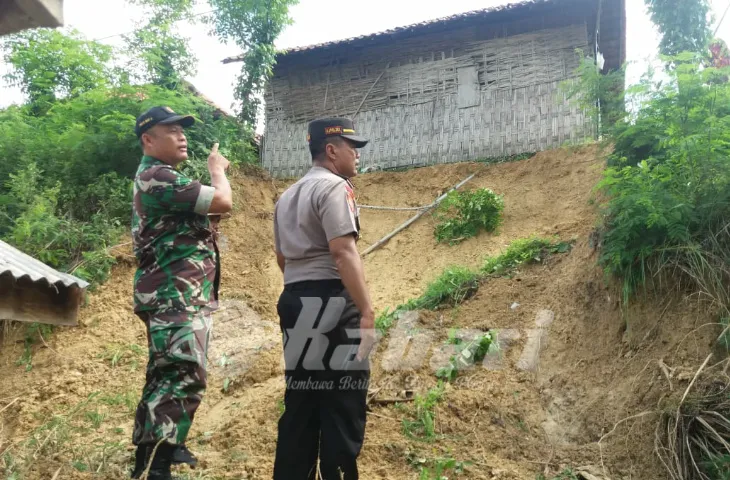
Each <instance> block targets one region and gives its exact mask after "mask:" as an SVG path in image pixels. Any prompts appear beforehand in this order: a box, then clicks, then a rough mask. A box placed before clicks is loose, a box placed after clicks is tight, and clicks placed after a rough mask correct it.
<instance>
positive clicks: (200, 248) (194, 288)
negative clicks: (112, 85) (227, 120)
mask: <svg viewBox="0 0 730 480" xmlns="http://www.w3.org/2000/svg"><path fill="white" fill-rule="evenodd" d="M193 123H194V119H193V117H190V116H181V115H177V114H175V112H173V111H172V110H171V109H170V108H168V107H155V108H152V109H150V110H148V111H147V112H145V113H143V114H142V115H141V116H140V117H139V118H138V119H137V124H136V129H135V131H136V134H137V136H138V138H139V139H140V144H141V145H142V149H143V151H144V156H143V157H142V161H141V163H140V165H139V168H138V170H137V174H136V176H135V179H134V197H133V217H132V237H133V240H134V252H135V255H136V257H137V260H138V262H139V266H138V269H137V272H136V274H135V277H134V311H135V313H136V314H137V315H138V316H139V317H140V318H141V319H142V321H143V322H144V323H145V326H146V327H147V339H148V346H149V363H148V366H147V376H146V382H145V386H144V390H143V392H142V398H141V400H140V402H139V405H138V406H137V413H136V417H135V422H134V434H133V438H132V441H133V443H134V444H135V445H136V446H137V452H136V458H135V469H134V471H133V472H132V478H139V477H140V476H141V474H142V473H143V472H144V470H145V469H146V468H147V464H148V463H150V462H151V465H150V473H149V477H148V478H149V480H170V479H171V478H172V476H171V473H170V467H171V465H172V464H173V463H189V464H191V466H195V463H196V459H195V457H194V456H193V455H192V454H191V453H190V452H189V451H188V450H187V448H186V447H185V439H186V437H187V435H188V432H189V430H190V426H191V424H192V422H193V417H194V415H195V411H196V410H197V408H198V406H199V405H200V402H201V399H202V396H203V393H204V391H205V388H206V381H207V375H206V355H207V349H208V339H209V333H210V327H211V312H212V311H213V310H215V309H216V308H217V304H218V283H219V268H218V265H219V256H218V249H217V246H216V242H215V231H214V230H215V227H214V225H212V223H211V221H210V220H209V215H220V214H221V213H225V212H228V211H230V210H231V207H232V199H231V187H230V185H229V183H228V180H227V179H226V175H225V170H226V169H227V168H228V165H229V163H228V160H226V159H225V158H224V157H223V156H222V155H220V154H219V153H218V144H216V145H215V146H214V147H213V151H212V153H211V154H210V157H209V158H208V170H209V171H210V176H211V184H212V186H206V185H202V184H201V183H200V182H198V181H193V180H191V179H189V178H187V177H186V176H184V175H182V174H181V173H180V172H178V171H177V170H176V168H175V167H177V166H178V165H180V164H181V163H182V162H184V161H185V160H186V159H187V140H186V138H185V135H184V134H183V128H184V127H189V126H191V125H192V124H193ZM160 441H161V443H160ZM158 443H159V446H158V448H157V451H156V453H155V455H154V457H152V458H151V459H150V456H151V453H152V451H153V449H154V447H155V445H157V444H158Z"/></svg>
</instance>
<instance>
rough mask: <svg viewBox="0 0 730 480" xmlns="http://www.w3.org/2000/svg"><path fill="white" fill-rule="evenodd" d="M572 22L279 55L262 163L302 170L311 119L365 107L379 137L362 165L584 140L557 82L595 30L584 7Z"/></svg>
mask: <svg viewBox="0 0 730 480" xmlns="http://www.w3.org/2000/svg"><path fill="white" fill-rule="evenodd" d="M568 20H570V21H571V23H569V24H567V25H565V24H564V25H562V26H555V27H550V26H546V25H545V23H546V22H545V21H544V19H542V18H539V19H528V20H525V21H522V22H515V23H514V24H511V25H502V26H501V27H500V28H499V29H495V28H480V26H479V25H473V26H470V27H467V28H461V29H458V30H454V31H450V32H443V31H442V32H435V33H431V34H425V35H419V36H413V37H410V38H405V39H403V40H402V41H398V42H394V43H389V44H385V45H380V46H373V47H360V48H355V49H353V50H352V51H350V52H349V53H347V51H346V50H345V53H342V52H341V51H340V52H339V55H336V54H334V53H331V54H329V55H321V54H319V55H311V54H310V55H308V56H306V57H305V58H303V59H300V60H298V61H296V60H295V61H288V62H280V63H279V65H277V67H276V70H275V74H274V77H273V78H272V80H271V81H270V82H269V86H268V88H267V91H266V96H265V101H266V131H265V134H264V139H263V148H262V164H263V167H264V168H266V169H267V170H268V171H269V172H271V173H272V175H274V176H277V177H298V176H301V175H303V174H304V173H305V172H306V171H307V169H308V168H309V167H310V166H311V157H310V155H309V151H308V148H307V143H306V133H307V123H308V122H309V121H311V120H312V119H314V118H317V117H321V116H330V115H345V116H350V117H352V116H353V115H354V114H355V113H356V112H357V115H356V116H355V128H356V130H357V132H358V134H360V135H363V136H365V137H367V138H369V139H370V140H371V142H370V144H369V145H368V146H366V147H365V148H363V149H362V150H361V158H360V166H361V167H373V166H376V167H380V168H392V167H405V166H414V165H426V164H437V163H448V162H457V161H468V160H477V159H480V158H488V157H499V156H503V155H511V154H518V153H524V152H535V151H540V150H545V149H549V148H553V147H558V146H560V145H562V144H564V143H565V142H566V141H570V142H578V141H581V140H583V139H585V138H587V137H589V136H590V135H591V132H592V129H591V127H590V125H589V121H588V119H587V118H586V116H585V115H584V112H583V111H581V110H580V109H578V108H576V107H575V106H572V105H570V104H569V103H568V102H567V101H566V99H565V97H564V95H563V94H561V91H560V90H559V84H560V83H561V82H562V81H564V80H568V79H570V78H571V77H572V76H573V71H574V69H575V68H576V67H577V66H578V64H579V61H580V58H579V55H578V54H577V53H576V49H582V50H583V52H585V53H586V54H589V55H590V54H592V52H593V46H592V42H594V36H593V35H592V34H591V27H590V23H589V19H587V18H586V17H585V16H583V17H581V16H578V17H577V18H573V19H568ZM562 21H563V22H565V21H566V19H563V20H562ZM335 53H337V52H335Z"/></svg>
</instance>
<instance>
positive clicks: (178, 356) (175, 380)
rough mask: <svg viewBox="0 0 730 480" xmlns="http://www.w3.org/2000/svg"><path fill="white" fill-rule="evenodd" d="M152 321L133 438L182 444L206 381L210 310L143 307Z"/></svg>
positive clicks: (142, 315) (146, 319)
mask: <svg viewBox="0 0 730 480" xmlns="http://www.w3.org/2000/svg"><path fill="white" fill-rule="evenodd" d="M138 315H139V317H140V318H141V319H142V320H143V321H144V322H145V325H146V326H147V344H148V347H149V360H148V364H147V376H146V381H145V386H144V390H143V391H142V399H141V400H140V402H139V404H138V405H137V413H136V415H135V418H134V433H133V436H132V443H134V444H135V445H140V444H148V443H157V442H158V441H159V440H160V439H162V438H165V439H166V442H168V443H171V444H177V445H181V444H183V443H185V439H186V438H187V436H188V432H189V431H190V426H191V425H192V423H193V417H194V416H195V411H196V410H197V409H198V407H199V406H200V402H201V401H202V399H203V393H204V392H205V389H206V386H207V372H206V357H207V353H208V343H209V339H210V329H211V316H210V311H209V310H208V309H200V308H196V310H195V311H193V312H140V313H138Z"/></svg>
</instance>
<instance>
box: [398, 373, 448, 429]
mask: <svg viewBox="0 0 730 480" xmlns="http://www.w3.org/2000/svg"><path fill="white" fill-rule="evenodd" d="M443 396H444V385H443V383H442V382H439V383H438V385H437V386H436V387H434V388H432V389H431V390H429V391H428V392H427V393H426V394H425V395H416V398H415V400H414V401H413V408H414V416H415V417H416V419H415V420H406V419H404V420H403V433H404V434H405V435H406V436H407V437H409V438H412V439H414V440H425V441H432V440H433V439H434V437H435V435H436V420H435V417H436V412H435V411H434V409H435V408H436V404H437V403H438V402H440V401H441V399H442V398H443Z"/></svg>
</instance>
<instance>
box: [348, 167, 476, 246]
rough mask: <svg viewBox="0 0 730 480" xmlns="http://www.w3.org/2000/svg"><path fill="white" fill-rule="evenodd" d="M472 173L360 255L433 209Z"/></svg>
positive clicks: (472, 175)
mask: <svg viewBox="0 0 730 480" xmlns="http://www.w3.org/2000/svg"><path fill="white" fill-rule="evenodd" d="M474 175H476V173H472V174H471V175H469V176H468V177H467V178H465V179H464V180H462V181H461V182H459V183H457V184H456V185H455V186H453V187H451V188H450V189H449V190H448V191H447V192H445V193H444V194H443V195H441V196H440V197H438V198H437V199H436V201H435V202H433V203H432V204H431V205H428V206H426V207H425V208H424V209H423V210H421V211H420V212H418V214H416V215H415V216H413V217H411V218H410V219H409V220H407V221H406V222H405V223H403V224H402V225H401V226H399V227H398V228H396V229H395V230H393V231H392V232H390V233H389V234H387V235H386V236H384V237H383V238H381V239H380V240H378V241H377V242H375V243H374V244H372V245H371V246H370V248H368V249H367V250H365V251H364V252H363V253H362V255H361V256H363V257H364V256H365V255H367V254H368V253H370V252H372V251H373V250H375V249H377V248H379V247H380V246H381V245H383V244H384V243H385V242H387V241H388V240H390V239H391V238H393V237H395V236H396V235H398V233H400V232H401V231H402V230H405V229H406V228H408V226H409V225H410V224H412V223H414V222H415V221H416V220H418V219H419V218H421V217H422V216H423V215H424V214H426V212H429V211H431V210H432V209H433V208H434V207H436V206H437V205H438V204H439V203H441V201H442V200H443V199H444V198H446V195H448V194H449V193H451V192H453V191H454V190H457V189H459V188H461V186H462V185H464V184H465V183H466V182H468V181H469V180H471V179H472V178H474Z"/></svg>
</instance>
